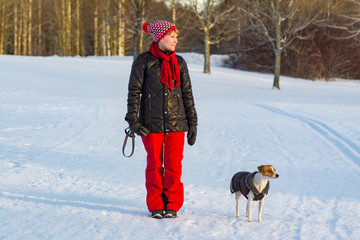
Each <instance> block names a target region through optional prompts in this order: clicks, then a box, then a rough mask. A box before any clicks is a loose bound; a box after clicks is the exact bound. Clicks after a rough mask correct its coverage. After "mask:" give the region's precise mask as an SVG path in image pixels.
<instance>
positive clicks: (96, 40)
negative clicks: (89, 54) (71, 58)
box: [94, 0, 99, 56]
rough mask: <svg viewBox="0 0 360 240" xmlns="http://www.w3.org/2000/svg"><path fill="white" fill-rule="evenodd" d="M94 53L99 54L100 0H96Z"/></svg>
mask: <svg viewBox="0 0 360 240" xmlns="http://www.w3.org/2000/svg"><path fill="white" fill-rule="evenodd" d="M94 15H95V17H94V55H95V56H99V37H98V32H99V29H98V22H99V9H98V1H97V0H95V13H94Z"/></svg>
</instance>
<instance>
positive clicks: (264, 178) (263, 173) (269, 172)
mask: <svg viewBox="0 0 360 240" xmlns="http://www.w3.org/2000/svg"><path fill="white" fill-rule="evenodd" d="M258 170H259V171H258V172H253V173H250V172H238V173H236V174H235V175H234V176H233V177H232V179H231V183H230V191H231V193H235V200H236V217H237V218H239V217H240V214H239V202H240V197H241V195H244V196H245V197H246V198H247V199H248V202H247V206H246V216H247V217H248V222H252V217H251V205H252V203H253V201H259V222H261V221H262V219H261V212H262V208H263V205H264V199H265V196H266V195H267V194H268V191H269V188H270V183H269V180H270V179H276V178H278V177H279V174H277V173H276V170H275V168H274V167H273V166H272V165H261V166H258Z"/></svg>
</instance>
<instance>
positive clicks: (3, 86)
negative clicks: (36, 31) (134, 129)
mask: <svg viewBox="0 0 360 240" xmlns="http://www.w3.org/2000/svg"><path fill="white" fill-rule="evenodd" d="M183 55H184V57H185V58H186V59H187V61H188V63H189V69H190V75H191V78H192V83H193V92H194V96H195V101H196V108H197V111H198V116H199V126H198V138H197V142H196V144H195V145H194V146H193V147H190V146H188V145H186V147H185V152H184V160H183V177H182V180H183V182H184V186H185V203H184V206H183V208H182V209H181V210H180V212H179V216H178V218H176V219H162V220H155V219H152V218H150V217H149V213H148V212H147V208H146V203H145V195H146V193H145V185H144V169H145V151H144V149H143V146H142V143H141V140H140V138H139V137H137V138H136V151H135V154H134V155H133V157H131V158H125V157H123V156H122V153H121V147H122V143H123V140H124V129H125V128H126V127H127V124H126V122H125V121H124V116H125V113H126V98H127V84H128V76H129V71H130V66H131V63H132V58H131V57H108V58H104V57H88V58H79V57H75V58H70V57H45V58H44V57H16V56H0V239H9V240H10V239H11V240H13V239H21V240H22V239H27V240H29V239H30V240H32V239H46V240H48V239H64V240H65V239H66V240H69V239H71V240H74V239H84V240H89V239H326V240H330V239H359V236H360V218H359V216H360V202H359V199H360V191H359V189H360V188H359V184H360V81H341V80H339V81H336V82H330V83H327V82H312V81H305V80H301V79H293V78H287V77H281V80H280V86H281V91H275V90H272V89H271V86H272V76H271V75H265V74H257V73H249V72H243V71H238V70H232V69H227V68H222V67H220V66H215V65H213V67H212V75H206V74H203V73H202V61H201V60H199V56H198V55H194V54H183ZM128 150H130V149H128ZM261 164H272V165H274V166H275V168H276V169H277V172H278V173H279V174H280V177H279V178H278V179H276V180H273V181H271V184H270V191H269V195H268V196H267V197H266V200H265V204H264V209H263V222H262V223H258V222H257V214H256V212H257V204H254V205H253V214H254V215H253V218H254V219H253V220H254V222H252V223H248V222H247V219H246V218H245V217H244V215H245V206H246V201H245V199H244V198H242V201H241V202H240V205H241V206H240V214H241V216H242V217H241V218H240V219H236V218H235V200H234V195H231V194H230V191H229V183H230V179H231V177H232V176H233V174H234V173H236V172H237V171H240V170H247V171H255V170H256V167H257V166H258V165H261Z"/></svg>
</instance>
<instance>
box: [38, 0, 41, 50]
mask: <svg viewBox="0 0 360 240" xmlns="http://www.w3.org/2000/svg"><path fill="white" fill-rule="evenodd" d="M37 34H38V54H37V55H41V51H42V46H41V45H42V41H41V36H42V0H38V32H37Z"/></svg>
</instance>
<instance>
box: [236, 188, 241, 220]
mask: <svg viewBox="0 0 360 240" xmlns="http://www.w3.org/2000/svg"><path fill="white" fill-rule="evenodd" d="M240 198H241V193H240V192H236V193H235V201H236V217H237V218H239V217H240V214H239V203H240Z"/></svg>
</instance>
